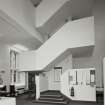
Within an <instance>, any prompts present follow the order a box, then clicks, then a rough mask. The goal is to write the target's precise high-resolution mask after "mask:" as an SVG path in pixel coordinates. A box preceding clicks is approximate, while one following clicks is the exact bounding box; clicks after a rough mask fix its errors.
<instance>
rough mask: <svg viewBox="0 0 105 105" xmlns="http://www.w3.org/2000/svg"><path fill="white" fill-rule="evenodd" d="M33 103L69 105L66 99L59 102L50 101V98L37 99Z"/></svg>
mask: <svg viewBox="0 0 105 105" xmlns="http://www.w3.org/2000/svg"><path fill="white" fill-rule="evenodd" d="M33 103H46V104H47V103H48V104H60V105H67V102H66V101H62V102H61V101H59V102H55V101H48V100H36V101H33Z"/></svg>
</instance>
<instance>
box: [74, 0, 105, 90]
mask: <svg viewBox="0 0 105 105" xmlns="http://www.w3.org/2000/svg"><path fill="white" fill-rule="evenodd" d="M104 4H105V0H96V2H95V4H94V7H93V15H94V23H95V48H94V50H93V54H92V55H91V56H87V57H78V58H73V68H74V69H76V68H91V67H95V68H96V85H97V87H100V88H102V87H103V67H102V61H103V57H105V28H104V27H105V18H104V17H105V5H104Z"/></svg>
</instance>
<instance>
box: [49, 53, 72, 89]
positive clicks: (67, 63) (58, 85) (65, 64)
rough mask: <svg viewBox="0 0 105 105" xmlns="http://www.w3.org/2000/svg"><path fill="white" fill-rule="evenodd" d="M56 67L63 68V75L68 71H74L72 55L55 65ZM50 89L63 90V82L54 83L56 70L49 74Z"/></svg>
mask: <svg viewBox="0 0 105 105" xmlns="http://www.w3.org/2000/svg"><path fill="white" fill-rule="evenodd" d="M55 67H62V73H64V72H65V71H66V70H67V69H72V55H71V54H70V55H68V56H67V57H66V58H65V59H64V60H62V61H61V62H59V63H58V64H57V65H55ZM48 89H49V90H60V89H61V82H56V81H54V69H52V70H51V71H49V72H48Z"/></svg>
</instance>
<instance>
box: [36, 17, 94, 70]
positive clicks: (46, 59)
mask: <svg viewBox="0 0 105 105" xmlns="http://www.w3.org/2000/svg"><path fill="white" fill-rule="evenodd" d="M93 45H94V18H93V17H88V18H84V19H79V20H76V21H73V22H68V23H67V24H65V25H64V26H63V27H62V28H61V29H60V30H59V31H58V32H56V33H55V34H54V35H53V36H52V37H51V38H50V39H49V40H47V41H46V42H45V43H44V44H43V45H42V46H41V47H40V48H39V49H38V50H37V51H36V55H37V56H36V69H37V70H42V69H43V68H45V67H46V66H47V65H48V64H50V63H51V62H52V61H53V60H54V59H56V58H57V57H58V56H59V55H61V54H62V53H63V52H64V51H66V50H67V49H69V48H76V47H84V46H93Z"/></svg>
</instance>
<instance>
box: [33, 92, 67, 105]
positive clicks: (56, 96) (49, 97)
mask: <svg viewBox="0 0 105 105" xmlns="http://www.w3.org/2000/svg"><path fill="white" fill-rule="evenodd" d="M33 103H43V104H53V105H56V104H57V105H67V104H68V101H67V100H66V98H65V97H64V96H62V94H61V93H60V92H59V91H47V92H44V93H42V94H41V95H40V98H39V100H36V101H34V102H33Z"/></svg>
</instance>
